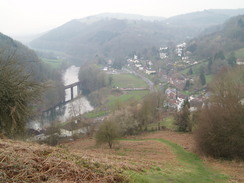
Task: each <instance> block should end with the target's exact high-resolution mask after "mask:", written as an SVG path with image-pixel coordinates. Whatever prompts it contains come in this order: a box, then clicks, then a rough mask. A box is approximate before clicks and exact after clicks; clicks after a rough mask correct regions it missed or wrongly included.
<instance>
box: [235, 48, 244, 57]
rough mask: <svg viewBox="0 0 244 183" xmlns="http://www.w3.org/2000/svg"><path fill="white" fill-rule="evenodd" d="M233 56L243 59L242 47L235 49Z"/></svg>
mask: <svg viewBox="0 0 244 183" xmlns="http://www.w3.org/2000/svg"><path fill="white" fill-rule="evenodd" d="M235 56H236V58H242V59H244V48H242V49H239V50H237V51H236V52H235Z"/></svg>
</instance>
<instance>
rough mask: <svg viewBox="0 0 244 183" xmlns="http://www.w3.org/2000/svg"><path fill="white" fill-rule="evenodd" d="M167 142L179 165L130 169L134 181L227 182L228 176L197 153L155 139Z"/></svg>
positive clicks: (146, 182) (147, 182) (168, 142)
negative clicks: (143, 171)
mask: <svg viewBox="0 0 244 183" xmlns="http://www.w3.org/2000/svg"><path fill="white" fill-rule="evenodd" d="M154 140H155V141H159V142H161V143H164V144H167V145H168V146H170V147H171V149H172V151H173V152H174V153H175V154H176V156H177V159H178V160H179V163H180V164H179V165H178V166H168V167H165V168H164V169H157V170H156V171H155V170H149V171H147V172H146V173H137V172H133V171H129V172H128V174H129V175H130V177H131V179H132V180H133V182H138V183H139V182H140V183H141V182H145V183H150V182H177V183H178V182H182V183H189V182H192V183H193V182H199V183H204V182H206V183H207V182H220V183H221V182H227V180H228V177H227V176H226V175H223V174H220V173H219V172H217V171H215V170H213V169H211V168H209V167H207V166H205V165H204V164H203V162H202V160H201V159H200V158H199V157H198V156H197V155H195V154H193V153H190V152H187V151H186V150H184V149H183V148H182V147H181V146H179V145H177V144H175V143H172V142H170V141H167V140H164V139H154Z"/></svg>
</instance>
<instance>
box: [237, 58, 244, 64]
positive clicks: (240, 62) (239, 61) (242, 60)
mask: <svg viewBox="0 0 244 183" xmlns="http://www.w3.org/2000/svg"><path fill="white" fill-rule="evenodd" d="M236 64H237V65H244V59H240V58H238V59H237V60H236Z"/></svg>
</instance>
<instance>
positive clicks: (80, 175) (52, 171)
mask: <svg viewBox="0 0 244 183" xmlns="http://www.w3.org/2000/svg"><path fill="white" fill-rule="evenodd" d="M159 138H162V139H166V140H169V141H172V142H174V143H176V144H179V145H181V146H182V147H184V149H186V150H188V151H191V152H195V150H194V140H193V137H192V134H186V133H177V132H172V131H160V132H155V133H147V134H143V135H141V136H135V137H128V140H122V141H120V142H119V144H116V145H115V148H114V149H109V148H108V147H107V146H102V147H96V146H95V141H94V140H93V139H78V140H76V141H72V142H69V143H65V144H62V148H54V147H49V146H46V145H38V144H34V143H25V142H21V141H11V140H6V139H5V140H2V139H0V182H6V183H14V182H15V183H22V182H27V183H28V182H37V183H38V182H54V183H59V182H67V183H68V182H78V183H79V182H127V181H128V180H127V178H125V177H124V176H122V174H123V173H124V171H127V170H133V171H136V172H142V173H143V172H144V171H147V170H148V169H158V168H160V169H161V170H164V169H165V170H167V168H169V167H173V168H174V167H178V168H179V167H181V166H182V165H181V164H180V163H179V161H178V160H177V157H176V155H175V153H173V152H172V150H171V148H170V147H168V146H167V145H166V144H164V143H160V142H158V141H155V140H150V139H159ZM131 139H132V140H131ZM133 139H135V140H136V139H148V140H142V141H140V140H136V141H133ZM201 157H202V159H203V160H204V163H205V164H206V165H207V166H211V167H213V168H214V169H215V170H216V169H217V170H219V171H221V172H222V173H225V174H228V175H230V176H231V178H230V182H232V183H236V182H240V183H241V182H244V166H243V161H241V162H236V161H224V160H222V161H221V160H216V159H212V158H209V157H203V156H201ZM181 168H183V167H181Z"/></svg>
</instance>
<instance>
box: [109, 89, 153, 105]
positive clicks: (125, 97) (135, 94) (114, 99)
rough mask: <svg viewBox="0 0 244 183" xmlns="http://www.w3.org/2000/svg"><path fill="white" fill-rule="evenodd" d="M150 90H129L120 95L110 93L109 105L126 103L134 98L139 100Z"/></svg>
mask: <svg viewBox="0 0 244 183" xmlns="http://www.w3.org/2000/svg"><path fill="white" fill-rule="evenodd" d="M148 92H149V91H148V90H145V91H127V92H125V93H124V94H122V95H120V96H114V95H110V96H109V97H108V102H107V106H109V107H112V106H113V105H116V104H117V103H124V102H127V101H132V100H139V99H141V98H143V97H144V96H145V95H147V94H148Z"/></svg>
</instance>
